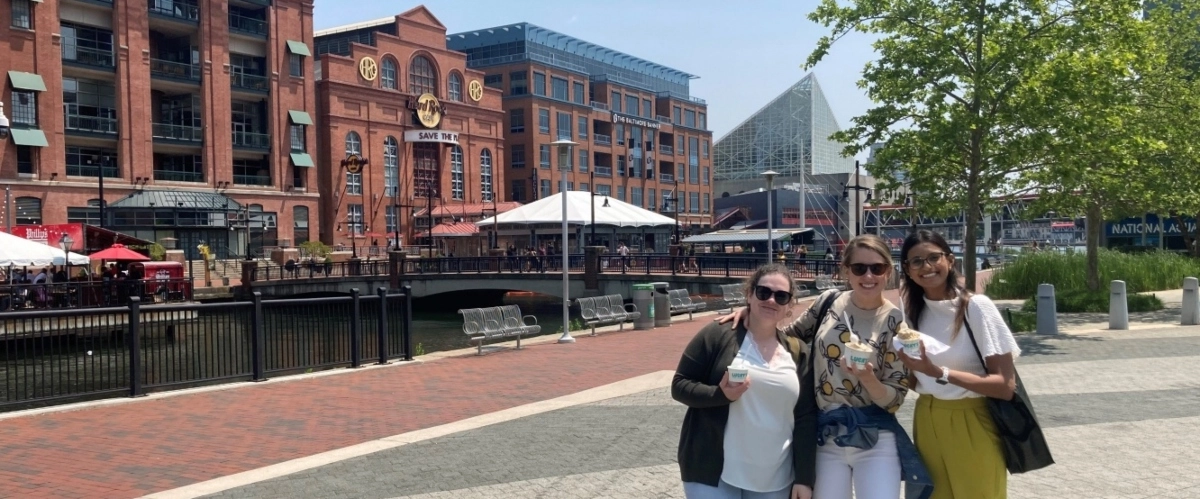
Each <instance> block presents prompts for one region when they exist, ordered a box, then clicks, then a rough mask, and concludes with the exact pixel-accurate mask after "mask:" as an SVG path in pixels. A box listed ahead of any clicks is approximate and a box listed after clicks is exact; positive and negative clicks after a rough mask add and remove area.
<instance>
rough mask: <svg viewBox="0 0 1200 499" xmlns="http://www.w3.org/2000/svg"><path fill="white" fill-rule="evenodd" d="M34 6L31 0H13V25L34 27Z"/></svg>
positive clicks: (26, 27)
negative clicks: (30, 2)
mask: <svg viewBox="0 0 1200 499" xmlns="http://www.w3.org/2000/svg"><path fill="white" fill-rule="evenodd" d="M32 14H33V6H32V5H30V4H29V0H12V26H13V27H14V28H25V29H32V28H33V15H32Z"/></svg>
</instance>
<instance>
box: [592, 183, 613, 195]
mask: <svg viewBox="0 0 1200 499" xmlns="http://www.w3.org/2000/svg"><path fill="white" fill-rule="evenodd" d="M596 195H597V196H612V186H611V185H605V184H596Z"/></svg>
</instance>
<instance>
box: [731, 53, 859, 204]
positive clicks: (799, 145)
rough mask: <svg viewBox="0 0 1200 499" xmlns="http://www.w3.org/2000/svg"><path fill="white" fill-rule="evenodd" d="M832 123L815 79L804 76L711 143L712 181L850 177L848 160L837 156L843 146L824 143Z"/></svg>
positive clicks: (851, 162) (851, 169) (834, 122)
mask: <svg viewBox="0 0 1200 499" xmlns="http://www.w3.org/2000/svg"><path fill="white" fill-rule="evenodd" d="M836 131H838V124H837V120H836V119H835V118H834V116H833V110H831V109H830V108H829V102H828V101H826V100H825V94H824V93H823V92H822V91H821V86H820V85H819V84H818V83H817V77H816V75H815V74H813V73H809V74H808V75H807V76H805V77H804V78H803V79H801V80H800V81H798V82H796V84H795V85H792V87H791V88H789V89H787V91H785V92H783V93H782V94H780V95H779V96H778V97H776V98H775V99H774V100H772V101H771V102H770V103H769V104H767V105H766V106H764V107H763V108H762V109H759V110H758V112H756V113H754V114H753V115H751V116H750V118H748V119H746V121H743V122H742V123H741V124H740V125H738V126H736V127H734V129H733V130H732V131H730V132H729V133H728V134H726V135H725V136H724V137H722V138H721V139H720V140H717V142H716V144H715V146H714V154H715V155H716V157H715V158H714V162H713V163H714V165H713V166H714V168H715V170H716V171H715V172H714V173H715V177H716V180H717V181H722V180H748V179H758V178H760V176H759V174H760V173H762V172H765V171H767V170H775V171H776V172H779V177H777V180H776V182H788V181H790V180H796V181H798V180H799V178H800V175H801V173H802V172H803V174H805V175H807V176H811V175H814V174H822V173H853V172H854V158H846V157H843V156H842V155H841V151H842V148H843V147H844V145H843V144H840V143H838V142H834V141H832V140H829V136H830V135H832V134H833V133H834V132H836Z"/></svg>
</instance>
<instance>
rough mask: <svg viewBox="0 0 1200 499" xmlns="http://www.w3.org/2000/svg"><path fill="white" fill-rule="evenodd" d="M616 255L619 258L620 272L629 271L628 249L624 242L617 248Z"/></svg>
mask: <svg viewBox="0 0 1200 499" xmlns="http://www.w3.org/2000/svg"><path fill="white" fill-rule="evenodd" d="M617 254H618V255H620V256H621V270H622V271H626V270H629V247H628V246H625V241H621V244H620V246H617Z"/></svg>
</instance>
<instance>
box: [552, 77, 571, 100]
mask: <svg viewBox="0 0 1200 499" xmlns="http://www.w3.org/2000/svg"><path fill="white" fill-rule="evenodd" d="M550 96H551V97H553V98H555V99H558V100H568V96H567V80H566V78H559V77H557V76H555V77H552V78H550Z"/></svg>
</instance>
